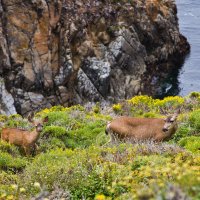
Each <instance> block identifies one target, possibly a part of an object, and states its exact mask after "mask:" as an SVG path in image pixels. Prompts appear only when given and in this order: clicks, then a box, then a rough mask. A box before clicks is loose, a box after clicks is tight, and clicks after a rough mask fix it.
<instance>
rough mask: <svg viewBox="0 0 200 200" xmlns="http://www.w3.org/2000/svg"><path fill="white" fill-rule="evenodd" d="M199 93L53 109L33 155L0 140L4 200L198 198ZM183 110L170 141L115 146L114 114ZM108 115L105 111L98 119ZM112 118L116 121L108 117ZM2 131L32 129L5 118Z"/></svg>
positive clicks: (44, 112)
mask: <svg viewBox="0 0 200 200" xmlns="http://www.w3.org/2000/svg"><path fill="white" fill-rule="evenodd" d="M199 97H200V93H197V92H194V93H192V94H190V95H189V96H187V97H185V98H182V97H167V98H165V99H163V100H159V99H152V98H151V97H148V96H136V97H133V98H132V99H130V100H128V101H124V102H121V103H119V104H116V105H113V106H112V107H111V108H105V109H103V111H101V108H100V105H99V104H97V105H95V106H94V107H93V108H91V110H90V111H88V110H86V109H85V108H84V107H82V106H80V105H77V106H72V107H70V108H64V107H62V106H55V107H52V108H50V109H44V110H42V111H40V112H38V113H36V114H35V119H37V120H41V119H43V118H45V117H46V116H48V118H49V120H48V122H47V123H45V124H44V128H43V131H42V133H41V135H40V138H39V140H38V141H37V145H38V148H37V151H36V152H35V154H34V156H30V157H25V156H24V153H23V149H22V148H20V147H17V146H14V145H10V144H8V143H7V142H5V141H0V200H1V199H2V200H4V199H8V200H9V199H31V198H33V197H36V196H38V195H41V196H42V197H43V198H47V199H53V198H57V199H62V198H63V199H96V200H104V199H136V200H137V199H138V200H142V199H147V200H148V199H149V200H150V199H163V200H164V199H177V198H178V197H182V199H184V197H189V198H191V199H194V200H198V199H200V103H199V102H200V101H199ZM177 109H180V110H181V114H180V115H179V118H178V124H179V128H178V130H177V132H176V134H175V135H174V136H173V138H171V139H170V140H169V141H167V142H163V143H154V142H152V141H146V142H137V143H131V142H130V141H126V142H119V143H117V144H112V143H110V142H109V140H110V138H109V136H107V135H106V134H105V127H106V124H107V122H108V121H110V120H111V119H112V117H113V116H117V115H130V116H138V117H162V118H164V117H165V116H164V114H165V113H168V114H172V113H174V112H175V110H177ZM101 112H103V113H101ZM111 116H112V117H111ZM0 122H1V123H3V124H4V126H5V127H21V128H23V129H27V130H31V129H32V128H33V126H32V125H31V123H29V122H28V121H27V120H26V119H23V118H22V117H21V116H19V115H13V116H9V117H7V116H3V115H0Z"/></svg>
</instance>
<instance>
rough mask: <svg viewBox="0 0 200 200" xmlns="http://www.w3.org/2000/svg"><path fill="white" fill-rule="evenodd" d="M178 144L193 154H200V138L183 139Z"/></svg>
mask: <svg viewBox="0 0 200 200" xmlns="http://www.w3.org/2000/svg"><path fill="white" fill-rule="evenodd" d="M178 144H179V145H180V146H181V147H184V148H186V149H187V150H189V151H191V152H193V153H200V137H197V136H191V137H185V138H182V139H181V140H180V141H179V142H178Z"/></svg>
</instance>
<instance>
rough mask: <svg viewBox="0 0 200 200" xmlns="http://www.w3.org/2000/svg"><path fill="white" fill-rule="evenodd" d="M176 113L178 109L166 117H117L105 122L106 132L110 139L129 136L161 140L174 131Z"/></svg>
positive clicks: (176, 126)
mask: <svg viewBox="0 0 200 200" xmlns="http://www.w3.org/2000/svg"><path fill="white" fill-rule="evenodd" d="M178 114H179V111H178V112H176V113H175V114H174V115H173V116H170V117H167V118H166V119H160V118H134V117H126V116H123V117H119V118H116V119H114V120H113V121H111V122H109V123H108V124H107V127H106V133H107V134H108V133H109V134H110V135H111V140H113V139H115V138H119V139H126V138H130V139H136V140H147V139H152V140H154V141H157V142H158V141H163V140H165V139H169V138H170V137H171V136H172V135H173V134H174V133H175V132H176V130H177V128H178V125H177V121H176V119H177V116H178Z"/></svg>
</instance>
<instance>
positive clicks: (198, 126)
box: [189, 110, 200, 132]
mask: <svg viewBox="0 0 200 200" xmlns="http://www.w3.org/2000/svg"><path fill="white" fill-rule="evenodd" d="M189 123H190V125H191V126H192V127H193V128H195V130H196V132H200V110H195V111H193V112H192V113H191V114H190V116H189Z"/></svg>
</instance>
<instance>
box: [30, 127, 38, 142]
mask: <svg viewBox="0 0 200 200" xmlns="http://www.w3.org/2000/svg"><path fill="white" fill-rule="evenodd" d="M39 136H40V132H39V131H37V130H36V129H35V130H34V131H32V132H31V138H32V140H33V141H36V140H37V139H38V138H39Z"/></svg>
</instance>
